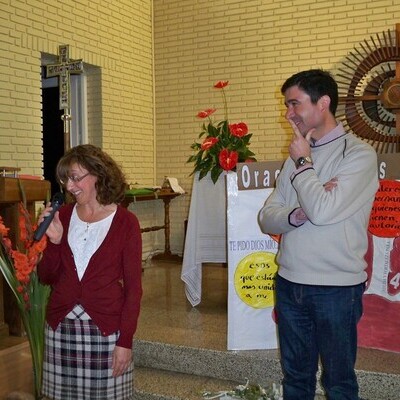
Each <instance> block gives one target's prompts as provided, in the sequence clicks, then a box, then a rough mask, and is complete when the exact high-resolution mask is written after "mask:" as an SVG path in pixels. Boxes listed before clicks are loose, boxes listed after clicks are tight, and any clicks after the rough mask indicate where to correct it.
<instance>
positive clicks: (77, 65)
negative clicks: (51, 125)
mask: <svg viewBox="0 0 400 400" xmlns="http://www.w3.org/2000/svg"><path fill="white" fill-rule="evenodd" d="M82 72H83V61H82V60H70V59H69V45H60V46H58V63H57V64H49V65H47V66H46V77H47V78H51V77H53V76H58V78H59V86H60V97H59V108H60V110H64V114H63V115H62V116H61V119H62V120H63V121H64V152H66V151H67V150H68V149H69V147H70V135H71V96H70V94H71V93H70V90H71V81H70V75H71V74H81V73H82Z"/></svg>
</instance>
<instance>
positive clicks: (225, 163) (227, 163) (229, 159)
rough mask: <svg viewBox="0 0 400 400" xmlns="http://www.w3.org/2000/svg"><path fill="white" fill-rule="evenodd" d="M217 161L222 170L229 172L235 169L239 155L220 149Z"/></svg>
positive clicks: (235, 152)
mask: <svg viewBox="0 0 400 400" xmlns="http://www.w3.org/2000/svg"><path fill="white" fill-rule="evenodd" d="M218 159H219V165H220V166H221V167H222V169H224V170H225V171H230V170H231V169H233V168H235V167H236V164H237V162H238V159H239V154H238V152H237V151H235V150H232V151H230V150H228V149H222V150H221V152H220V153H219V156H218Z"/></svg>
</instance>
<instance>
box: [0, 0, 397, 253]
mask: <svg viewBox="0 0 400 400" xmlns="http://www.w3.org/2000/svg"><path fill="white" fill-rule="evenodd" d="M152 3H153V8H154V21H152ZM0 7H1V9H2V12H1V13H0V87H1V91H0V165H12V166H17V167H20V168H21V169H22V172H23V173H29V174H41V173H42V147H41V146H42V141H41V138H42V133H41V129H42V126H41V125H42V115H41V83H40V64H41V57H42V54H49V55H52V56H55V55H56V54H57V51H58V46H59V45H60V44H69V45H70V56H71V58H74V59H78V58H82V59H83V60H84V62H85V63H87V64H88V65H89V66H90V67H92V68H91V69H90V74H88V96H89V97H90V98H88V107H89V108H88V114H89V115H88V126H89V132H88V137H89V140H90V142H91V143H95V144H97V145H101V146H102V147H103V148H104V149H105V150H106V151H108V152H109V153H110V154H111V155H112V156H114V157H115V158H116V159H117V160H118V161H120V163H121V164H122V165H123V167H124V171H125V172H126V174H127V177H128V180H129V181H130V182H132V183H134V182H139V183H140V184H143V185H154V184H161V183H162V181H163V178H164V175H167V176H173V177H176V178H178V180H179V182H180V183H181V186H183V187H184V188H185V189H186V190H187V192H188V194H187V195H185V196H181V197H180V198H177V199H174V200H173V201H172V202H171V224H172V226H171V250H172V251H173V252H182V245H183V234H184V220H185V218H186V217H187V214H188V208H189V200H190V192H191V187H192V181H193V179H192V177H190V176H189V174H190V172H191V171H192V165H190V164H187V163H186V160H187V158H188V157H189V155H190V154H191V150H190V144H191V143H192V142H193V141H194V140H195V139H197V136H198V134H199V131H200V121H199V120H197V119H196V118H195V115H196V114H197V112H198V111H199V110H202V109H204V108H206V107H216V108H219V110H218V111H217V113H216V116H217V117H218V118H220V117H221V118H222V116H223V114H222V110H221V108H222V99H221V97H220V95H221V93H220V92H219V91H216V90H214V89H213V88H212V85H213V84H214V83H215V82H216V81H218V80H229V81H230V85H229V87H228V88H227V91H226V93H227V98H228V107H229V118H230V120H232V121H239V120H243V121H245V122H247V123H248V125H249V128H250V130H251V131H252V132H253V134H254V136H253V140H252V149H253V151H255V152H256V154H257V157H258V159H259V160H261V161H263V160H280V159H283V158H284V157H286V155H287V152H286V147H287V144H288V142H289V140H290V135H291V133H290V131H289V129H288V128H287V125H286V124H285V121H284V119H283V117H282V114H283V109H284V107H283V104H282V98H281V95H280V93H279V88H280V85H281V84H282V82H283V81H284V80H285V79H286V78H287V77H288V76H289V75H291V74H292V73H294V72H297V71H299V70H301V69H307V68H313V67H322V68H325V69H330V70H332V72H334V73H335V72H336V71H337V69H338V68H339V67H340V66H341V65H342V63H343V61H344V59H345V57H346V55H347V54H348V53H349V52H350V51H352V49H353V48H354V46H356V45H358V44H359V43H360V42H362V41H363V40H364V39H368V38H369V37H370V35H374V34H376V33H380V32H382V31H386V30H388V29H390V30H392V29H394V26H395V24H396V23H398V22H400V7H399V6H398V1H397V0H384V1H379V0H378V1H374V2H366V1H365V0H338V1H334V2H326V1H324V0H313V1H311V0H298V1H296V2H288V1H286V0H285V1H283V0H275V1H272V0H247V1H243V0H212V1H209V2H203V1H200V0H153V1H152V0H119V1H115V2H112V1H105V0H92V1H90V2H88V1H84V0H78V1H74V0H63V1H62V2H60V1H53V0H0ZM153 25H154V55H155V63H154V82H155V87H154V88H153V63H152V40H153V38H152V33H153V27H152V26H153ZM153 89H154V94H155V100H156V102H155V110H156V112H155V125H154V122H153V121H154V115H153ZM99 108H100V109H101V113H100V115H98V114H97V112H94V111H93V110H97V109H99ZM160 202H161V201H158V202H154V204H151V205H150V204H149V205H141V206H140V208H138V210H137V212H138V213H139V218H140V220H141V221H142V222H143V225H146V226H147V225H148V224H157V225H158V224H160V223H162V218H163V215H162V212H160V208H161V209H162V205H159V204H157V203H160ZM144 243H145V246H144V251H145V252H153V251H155V250H158V249H162V248H163V245H164V237H163V233H162V232H161V231H160V232H156V233H151V234H145V235H144Z"/></svg>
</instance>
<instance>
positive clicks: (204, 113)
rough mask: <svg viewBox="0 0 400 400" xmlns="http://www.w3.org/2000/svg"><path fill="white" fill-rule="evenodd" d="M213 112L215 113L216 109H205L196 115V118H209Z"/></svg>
mask: <svg viewBox="0 0 400 400" xmlns="http://www.w3.org/2000/svg"><path fill="white" fill-rule="evenodd" d="M215 111H217V109H216V108H207V110H204V111H200V112H199V113H197V117H198V118H207V117H209V116H210V115H211V114H214V113H215Z"/></svg>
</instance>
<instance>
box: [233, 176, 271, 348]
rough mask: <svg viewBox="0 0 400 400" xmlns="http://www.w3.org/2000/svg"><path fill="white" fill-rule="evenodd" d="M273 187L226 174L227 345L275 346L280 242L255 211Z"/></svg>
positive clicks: (249, 346)
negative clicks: (247, 185)
mask: <svg viewBox="0 0 400 400" xmlns="http://www.w3.org/2000/svg"><path fill="white" fill-rule="evenodd" d="M272 190H273V189H272V188H259V189H255V190H239V189H238V182H237V174H236V173H233V172H231V173H228V175H227V247H228V350H255V349H273V348H277V347H278V346H277V332H276V324H275V322H274V305H275V274H276V271H277V265H276V263H275V257H276V253H277V250H278V243H277V242H276V241H275V240H274V239H273V238H271V237H270V236H268V235H265V234H264V233H262V232H261V230H260V228H259V226H258V222H257V215H258V212H259V210H260V209H261V207H262V206H263V204H264V202H265V200H266V199H267V197H268V196H269V195H270V194H271V192H272Z"/></svg>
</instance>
